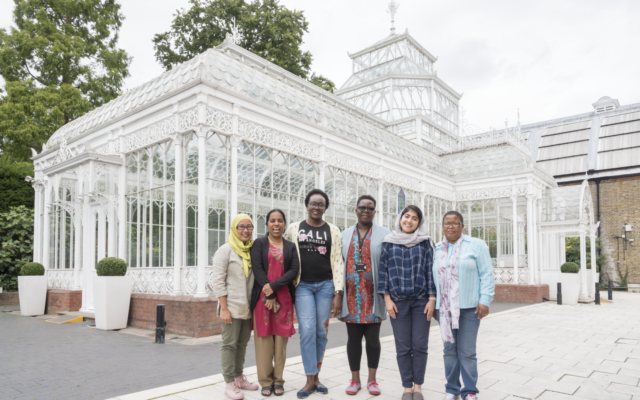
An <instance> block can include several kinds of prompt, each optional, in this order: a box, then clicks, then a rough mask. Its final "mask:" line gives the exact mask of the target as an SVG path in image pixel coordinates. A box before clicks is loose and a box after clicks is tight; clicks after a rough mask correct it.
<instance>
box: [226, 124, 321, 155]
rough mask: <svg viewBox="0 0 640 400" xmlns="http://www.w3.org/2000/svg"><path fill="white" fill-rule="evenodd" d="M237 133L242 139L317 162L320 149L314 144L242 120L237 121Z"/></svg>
mask: <svg viewBox="0 0 640 400" xmlns="http://www.w3.org/2000/svg"><path fill="white" fill-rule="evenodd" d="M238 132H239V133H240V134H241V135H242V137H243V139H246V140H248V141H251V142H255V143H260V144H263V145H265V146H267V147H271V148H274V149H278V150H283V151H286V152H287V153H289V154H295V155H298V156H300V157H304V158H309V159H312V160H317V159H318V158H319V157H320V148H319V146H318V145H317V144H315V143H311V142H307V141H305V140H301V139H298V138H295V137H293V136H289V135H286V134H284V133H282V132H278V131H274V130H273V129H269V128H266V127H264V126H262V125H257V124H254V123H252V122H249V121H245V120H243V119H241V120H240V121H238Z"/></svg>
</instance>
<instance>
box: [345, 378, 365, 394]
mask: <svg viewBox="0 0 640 400" xmlns="http://www.w3.org/2000/svg"><path fill="white" fill-rule="evenodd" d="M361 387H362V385H361V384H359V383H358V382H354V381H353V379H349V386H347V389H346V390H345V392H346V393H347V394H350V395H354V394H357V393H358V391H360V388H361Z"/></svg>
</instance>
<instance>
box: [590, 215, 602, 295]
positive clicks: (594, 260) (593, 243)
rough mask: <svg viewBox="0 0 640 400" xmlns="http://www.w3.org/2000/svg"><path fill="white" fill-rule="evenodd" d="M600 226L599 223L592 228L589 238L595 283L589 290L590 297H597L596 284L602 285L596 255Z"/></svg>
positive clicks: (592, 274) (593, 280)
mask: <svg viewBox="0 0 640 400" xmlns="http://www.w3.org/2000/svg"><path fill="white" fill-rule="evenodd" d="M598 225H600V223H599V222H598V224H596V225H595V226H592V227H591V232H590V233H591V235H590V236H589V238H590V239H591V276H592V278H593V279H592V280H591V282H593V285H591V288H590V289H589V296H595V294H596V288H595V284H596V283H600V276H599V275H598V262H597V260H598V259H597V257H598V256H597V254H596V233H597V232H598Z"/></svg>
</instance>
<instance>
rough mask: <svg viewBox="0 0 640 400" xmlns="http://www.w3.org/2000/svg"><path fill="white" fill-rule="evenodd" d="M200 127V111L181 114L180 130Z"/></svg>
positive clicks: (192, 110) (195, 110)
mask: <svg viewBox="0 0 640 400" xmlns="http://www.w3.org/2000/svg"><path fill="white" fill-rule="evenodd" d="M196 125H198V109H197V108H194V109H191V110H189V111H187V112H185V113H182V114H180V130H182V131H184V130H187V129H189V128H192V127H194V126H196Z"/></svg>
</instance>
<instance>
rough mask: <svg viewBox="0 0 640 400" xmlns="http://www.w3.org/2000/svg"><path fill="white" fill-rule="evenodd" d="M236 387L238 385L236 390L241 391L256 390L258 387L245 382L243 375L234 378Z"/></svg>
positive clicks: (245, 378)
mask: <svg viewBox="0 0 640 400" xmlns="http://www.w3.org/2000/svg"><path fill="white" fill-rule="evenodd" d="M236 385H238V389H242V390H258V389H260V386H258V384H257V383H251V382H249V381H248V380H247V377H246V376H244V374H242V375H240V376H239V377H237V378H236Z"/></svg>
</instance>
